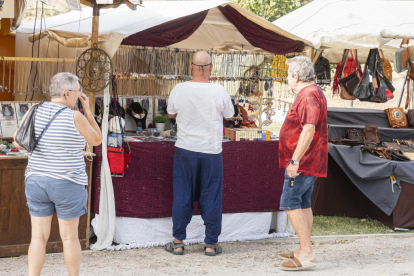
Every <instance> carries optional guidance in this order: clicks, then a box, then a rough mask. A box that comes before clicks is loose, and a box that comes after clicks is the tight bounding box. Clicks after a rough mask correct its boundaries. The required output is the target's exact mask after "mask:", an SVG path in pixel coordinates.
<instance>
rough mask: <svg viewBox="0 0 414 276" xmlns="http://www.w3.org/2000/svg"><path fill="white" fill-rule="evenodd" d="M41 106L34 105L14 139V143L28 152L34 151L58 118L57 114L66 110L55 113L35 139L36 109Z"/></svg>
mask: <svg viewBox="0 0 414 276" xmlns="http://www.w3.org/2000/svg"><path fill="white" fill-rule="evenodd" d="M42 104H43V102H41V103H40V104H37V105H35V106H34V107H32V108H31V109H30V110H29V111H28V112H32V113H29V114H27V116H26V118H25V119H24V121H23V123H22V125H21V126H20V128H19V129H18V130H17V133H16V138H15V141H16V143H17V144H19V145H20V146H22V147H23V148H25V149H26V150H27V151H28V152H33V151H34V150H35V148H36V146H37V144H38V143H39V141H40V139H42V137H43V134H45V132H46V131H47V130H48V129H49V127H50V125H51V124H52V123H53V121H54V120H55V119H56V117H57V116H59V114H60V113H62V111H63V110H65V109H66V108H67V107H66V106H65V107H63V108H62V109H60V110H59V111H58V112H56V114H55V115H54V116H53V118H52V119H51V120H50V121H49V123H48V124H47V125H46V127H45V128H44V129H43V130H42V132H41V133H40V135H39V137H38V138H37V139H36V135H35V118H36V112H37V108H38V107H39V106H40V105H42ZM33 109H35V110H34V111H33ZM29 116H30V117H29ZM26 135H27V136H26Z"/></svg>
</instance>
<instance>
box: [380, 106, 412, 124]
mask: <svg viewBox="0 0 414 276" xmlns="http://www.w3.org/2000/svg"><path fill="white" fill-rule="evenodd" d="M384 112H385V114H387V117H388V122H389V123H390V126H391V127H393V128H407V127H408V124H407V116H405V113H404V109H403V108H402V107H394V108H388V109H385V110H384Z"/></svg>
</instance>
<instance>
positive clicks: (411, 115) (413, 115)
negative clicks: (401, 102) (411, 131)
mask: <svg viewBox="0 0 414 276" xmlns="http://www.w3.org/2000/svg"><path fill="white" fill-rule="evenodd" d="M407 120H408V125H409V127H414V109H409V110H408V111H407Z"/></svg>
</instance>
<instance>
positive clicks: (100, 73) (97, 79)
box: [76, 43, 113, 92]
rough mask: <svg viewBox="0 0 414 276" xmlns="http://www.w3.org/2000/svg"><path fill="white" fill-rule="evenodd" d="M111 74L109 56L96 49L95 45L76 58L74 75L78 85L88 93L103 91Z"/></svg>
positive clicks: (111, 68)
mask: <svg viewBox="0 0 414 276" xmlns="http://www.w3.org/2000/svg"><path fill="white" fill-rule="evenodd" d="M112 74H113V66H112V61H111V58H110V57H109V55H108V54H107V53H106V52H105V51H104V50H101V49H99V48H98V46H97V44H96V43H95V44H94V45H93V48H90V49H87V50H86V51H84V52H83V53H82V54H81V55H80V56H79V58H78V62H77V64H76V75H77V76H78V78H79V83H80V85H81V86H82V87H83V88H85V89H86V90H88V91H90V92H99V91H102V90H104V88H105V87H107V86H108V85H109V84H110V81H111V78H112Z"/></svg>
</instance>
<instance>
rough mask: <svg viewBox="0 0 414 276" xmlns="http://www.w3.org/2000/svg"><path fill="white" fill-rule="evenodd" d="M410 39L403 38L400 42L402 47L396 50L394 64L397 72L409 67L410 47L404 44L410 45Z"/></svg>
mask: <svg viewBox="0 0 414 276" xmlns="http://www.w3.org/2000/svg"><path fill="white" fill-rule="evenodd" d="M408 42H409V39H403V40H402V42H401V44H400V49H398V50H397V51H396V52H395V59H394V66H395V72H397V73H401V72H403V71H405V70H407V69H408V61H409V57H408V51H409V50H408V49H407V48H406V47H403V45H407V46H408Z"/></svg>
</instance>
